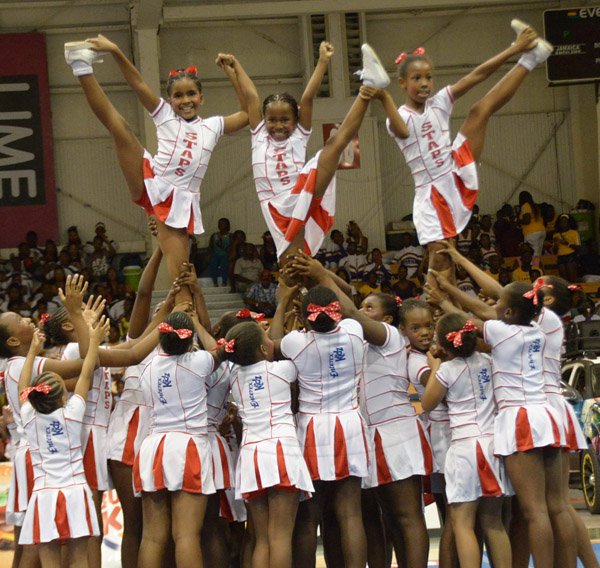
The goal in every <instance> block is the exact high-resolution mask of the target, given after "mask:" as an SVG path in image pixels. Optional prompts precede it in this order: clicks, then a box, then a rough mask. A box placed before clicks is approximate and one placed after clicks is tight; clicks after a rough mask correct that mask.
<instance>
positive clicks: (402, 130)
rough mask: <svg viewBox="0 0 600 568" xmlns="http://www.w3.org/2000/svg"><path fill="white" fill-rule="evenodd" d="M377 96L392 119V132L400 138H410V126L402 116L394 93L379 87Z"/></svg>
mask: <svg viewBox="0 0 600 568" xmlns="http://www.w3.org/2000/svg"><path fill="white" fill-rule="evenodd" d="M375 97H376V98H378V99H379V100H380V101H381V104H382V105H383V110H384V111H385V114H386V115H387V117H388V119H389V121H390V130H391V131H392V133H393V134H394V135H395V136H397V137H398V138H408V136H409V135H410V132H409V131H408V126H406V122H404V119H403V118H402V117H401V116H400V113H399V112H398V109H397V108H396V103H394V99H393V98H392V95H390V93H388V92H387V91H386V90H385V89H379V92H378V93H377V95H376V96H375Z"/></svg>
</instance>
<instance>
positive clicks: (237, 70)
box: [216, 53, 262, 133]
mask: <svg viewBox="0 0 600 568" xmlns="http://www.w3.org/2000/svg"><path fill="white" fill-rule="evenodd" d="M216 64H217V65H218V66H219V67H221V69H223V71H224V72H225V74H226V75H227V77H229V80H230V81H231V84H232V85H233V88H234V89H235V92H236V94H237V96H238V99H239V101H240V108H241V109H242V110H241V111H240V112H239V113H235V114H232V115H230V116H227V117H225V133H230V132H235V131H236V130H239V129H240V128H243V127H244V126H246V125H247V124H248V122H250V128H256V127H257V126H258V125H259V124H260V121H261V120H262V117H261V115H260V100H259V98H258V91H257V90H256V87H255V85H254V83H253V82H252V79H250V77H249V76H248V74H247V73H246V71H245V70H244V68H243V67H242V65H241V63H240V62H239V61H238V60H237V59H236V58H235V57H234V56H233V55H231V54H230V53H219V55H217V60H216ZM242 115H245V117H244V116H242ZM242 122H243V124H242Z"/></svg>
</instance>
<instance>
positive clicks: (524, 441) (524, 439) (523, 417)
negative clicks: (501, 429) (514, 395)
mask: <svg viewBox="0 0 600 568" xmlns="http://www.w3.org/2000/svg"><path fill="white" fill-rule="evenodd" d="M516 437H517V451H518V452H526V451H527V450H531V449H532V448H533V447H534V444H533V434H532V433H531V427H530V426H529V417H528V416H527V409H526V408H519V412H518V413H517V428H516Z"/></svg>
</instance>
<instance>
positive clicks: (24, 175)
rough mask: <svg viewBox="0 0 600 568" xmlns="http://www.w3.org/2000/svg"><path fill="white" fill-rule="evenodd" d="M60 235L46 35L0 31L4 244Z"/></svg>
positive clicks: (0, 234) (0, 232) (0, 223)
mask: <svg viewBox="0 0 600 568" xmlns="http://www.w3.org/2000/svg"><path fill="white" fill-rule="evenodd" d="M29 230H34V231H36V232H37V233H38V236H39V242H40V243H43V242H44V241H45V240H46V239H56V237H57V234H58V220H57V209H56V189H55V185H54V158H53V153H52V124H51V115H50V89H49V86H48V65H47V61H46V38H45V36H44V35H43V34H37V33H31V34H4V35H0V247H13V246H16V245H18V244H19V243H20V242H22V241H24V240H25V233H26V232H27V231H29Z"/></svg>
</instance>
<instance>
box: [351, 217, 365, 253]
mask: <svg viewBox="0 0 600 568" xmlns="http://www.w3.org/2000/svg"><path fill="white" fill-rule="evenodd" d="M346 235H347V237H346V243H347V244H350V243H354V244H355V245H356V252H358V253H360V254H367V251H368V250H369V239H368V238H367V237H365V235H363V232H362V230H361V228H360V227H359V226H358V223H357V222H356V221H348V227H347V229H346Z"/></svg>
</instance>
